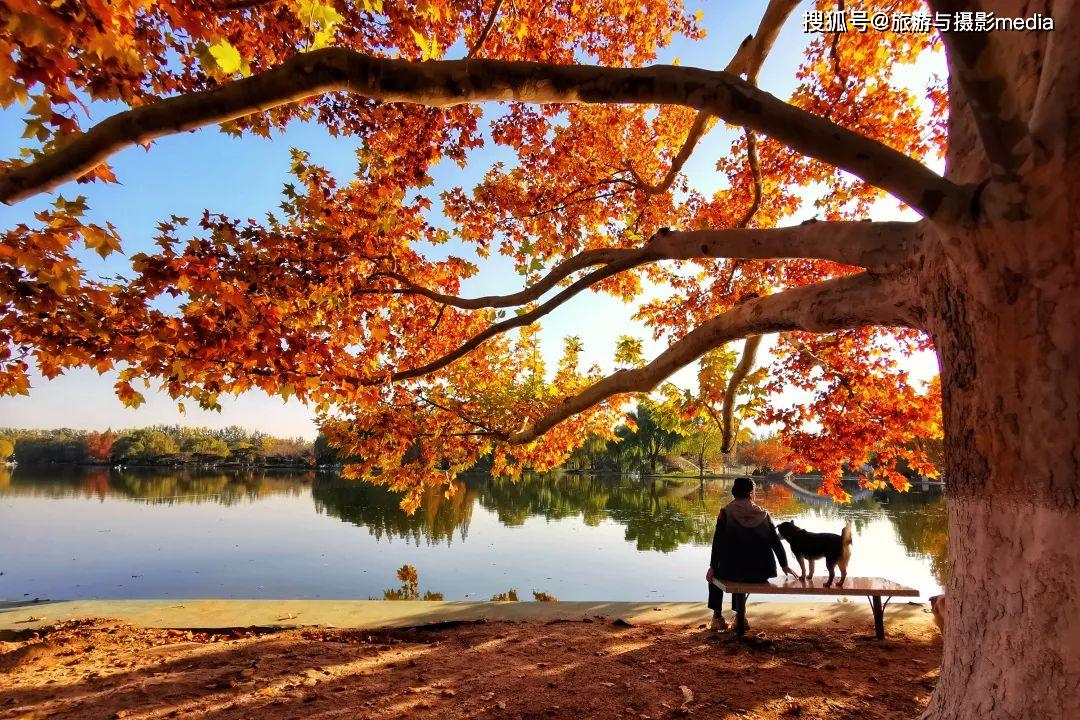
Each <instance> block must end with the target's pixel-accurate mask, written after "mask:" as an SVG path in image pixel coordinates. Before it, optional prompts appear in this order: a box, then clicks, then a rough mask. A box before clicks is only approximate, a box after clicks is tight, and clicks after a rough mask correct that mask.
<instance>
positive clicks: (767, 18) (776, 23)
mask: <svg viewBox="0 0 1080 720" xmlns="http://www.w3.org/2000/svg"><path fill="white" fill-rule="evenodd" d="M799 2H800V0H769V5H768V7H766V8H765V12H764V14H762V16H761V22H759V23H758V29H757V32H755V33H754V34H753V35H748V36H747V37H746V39H745V40H743V41H742V44H741V45H739V49H738V51H737V52H736V53H735V57H733V58H731V62H729V63H728V65H727V68H725V69H726V70H727V71H728V72H729V73H732V74H733V75H746V79H747V81H748V82H750V83H751V84H754V85H756V84H757V76H758V73H759V72H761V66H762V65H763V64H764V63H765V58H766V57H768V55H769V51H770V50H772V47H773V45H774V44H775V43H776V38H777V36H778V35H779V34H780V30H781V29H782V28H783V27H784V23H785V22H787V19H788V17H789V16H790V15H791V13H792V12H793V11H794V10H795V8H796V7H797V6H798V5H799Z"/></svg>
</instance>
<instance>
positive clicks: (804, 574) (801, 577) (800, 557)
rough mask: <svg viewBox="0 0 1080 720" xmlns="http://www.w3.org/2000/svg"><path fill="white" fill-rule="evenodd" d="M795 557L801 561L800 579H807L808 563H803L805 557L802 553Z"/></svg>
mask: <svg viewBox="0 0 1080 720" xmlns="http://www.w3.org/2000/svg"><path fill="white" fill-rule="evenodd" d="M795 559H796V560H798V561H799V579H800V580H805V579H806V565H804V564H803V557H802V555H796V556H795Z"/></svg>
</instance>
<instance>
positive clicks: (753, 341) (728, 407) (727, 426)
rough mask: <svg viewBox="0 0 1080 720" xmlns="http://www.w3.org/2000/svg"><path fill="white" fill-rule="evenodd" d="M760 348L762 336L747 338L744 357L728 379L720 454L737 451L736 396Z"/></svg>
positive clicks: (723, 410)
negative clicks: (735, 430)
mask: <svg viewBox="0 0 1080 720" xmlns="http://www.w3.org/2000/svg"><path fill="white" fill-rule="evenodd" d="M760 346H761V336H760V335H751V336H749V337H747V338H746V343H745V344H744V345H743V352H742V357H740V358H739V364H738V365H736V366H735V370H734V371H733V372H732V373H731V377H730V378H728V384H727V388H725V390H724V404H723V406H722V409H721V417H720V452H722V453H724V454H725V455H727V454H728V453H730V452H731V451H732V450H734V449H735V432H734V429H735V395H736V393H738V392H739V386H740V385H742V383H743V380H745V379H746V376H747V375H749V374H750V369H751V368H752V367H754V360H755V359H756V358H757V351H758V348H759V347H760Z"/></svg>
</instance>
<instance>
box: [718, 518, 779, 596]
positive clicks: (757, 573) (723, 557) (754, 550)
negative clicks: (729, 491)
mask: <svg viewBox="0 0 1080 720" xmlns="http://www.w3.org/2000/svg"><path fill="white" fill-rule="evenodd" d="M773 555H775V556H776V559H777V560H779V561H780V567H781V568H784V567H787V564H788V561H787V553H785V552H784V546H783V544H782V543H781V542H780V536H779V535H777V534H776V526H775V525H773V521H772V518H771V517H769V515H768V514H767V513H766V514H765V518H764V520H762V521H761V522H760V523H758V524H756V525H754V526H753V527H747V526H744V525H741V524H740V523H739V522H738V521H737V520H736V519H735V517H734V516H732V517H731V518H729V517H728V513H726V512H725V511H724V510H721V511H720V514H719V515H718V516H717V517H716V532H714V533H713V543H712V558H711V559H710V561H709V564H710V565H711V566H712V568H713V572H714V573H716V577H718V578H721V579H723V580H735V581H737V582H765V581H766V580H768V579H769V578H771V577H775V576H776V575H778V574H779V570H777V567H776V563H775V562H774V561H773Z"/></svg>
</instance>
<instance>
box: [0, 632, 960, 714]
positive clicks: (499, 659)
mask: <svg viewBox="0 0 1080 720" xmlns="http://www.w3.org/2000/svg"><path fill="white" fill-rule="evenodd" d="M765 638H766V639H761V638H758V639H755V641H754V642H749V643H748V642H745V641H740V640H738V639H736V638H734V637H733V636H732V635H731V634H730V633H723V634H713V633H710V632H708V631H707V630H705V629H704V628H703V627H700V626H696V625H695V626H692V627H685V626H674V625H659V624H643V625H639V626H629V627H628V626H626V625H625V624H624V623H622V622H621V621H618V620H616V619H614V618H610V617H608V618H604V617H600V616H597V617H594V618H590V619H588V620H585V621H578V622H561V621H555V622H551V623H546V624H545V623H539V622H520V623H513V622H488V623H478V624H463V625H456V626H451V627H446V626H445V625H444V626H434V627H433V628H425V629H412V630H395V631H357V630H336V629H315V628H309V629H297V630H284V631H277V632H254V631H235V632H228V633H224V634H222V633H208V632H188V631H180V630H147V629H140V628H135V627H132V626H128V625H118V624H116V623H111V622H107V621H95V620H83V621H73V622H68V623H62V624H59V625H56V626H54V627H51V628H48V629H46V630H44V631H41V632H39V633H35V634H29V637H27V638H25V639H22V640H19V641H16V642H6V643H0V720H12V719H15V718H18V719H19V720H44V718H86V719H90V718H93V719H94V720H103V719H105V718H128V719H131V720H144V719H150V718H200V719H213V720H233V719H237V720H238V719H240V718H252V719H255V718H258V719H259V720H281V719H284V718H320V719H322V718H327V719H329V718H349V719H350V720H354V719H363V720H368V719H371V720H381V719H383V718H416V719H427V718H430V719H432V720H437V719H442V718H477V719H481V720H489V719H490V720H498V719H506V720H516V719H520V720H533V719H537V720H539V719H541V718H542V719H544V720H579V719H580V718H622V719H624V720H626V719H629V718H639V719H641V720H648V719H650V718H656V719H659V718H669V717H686V716H692V717H693V716H696V717H702V718H792V717H799V718H829V719H830V720H833V719H835V718H911V717H913V716H915V715H916V714H917V713H918V712H919V711H920V710H921V709H922V708H923V707H924V706H925V704H926V702H927V701H928V699H929V695H930V692H931V690H932V689H933V687H934V683H935V682H936V680H937V676H938V669H937V668H938V663H939V659H940V655H941V642H940V639H939V638H938V637H937V633H936V632H935V631H933V630H931V629H924V628H912V629H911V630H909V631H908V634H902V633H897V634H895V635H894V636H893V637H891V638H889V639H887V640H884V641H877V640H874V639H872V638H871V637H870V636H869V635H867V634H866V633H865V632H855V631H853V630H850V629H840V628H838V629H835V630H799V629H785V630H784V631H782V632H778V631H774V630H768V631H767V633H765Z"/></svg>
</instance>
